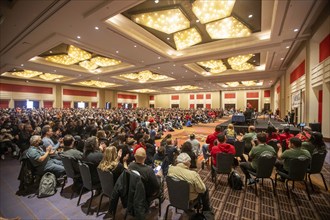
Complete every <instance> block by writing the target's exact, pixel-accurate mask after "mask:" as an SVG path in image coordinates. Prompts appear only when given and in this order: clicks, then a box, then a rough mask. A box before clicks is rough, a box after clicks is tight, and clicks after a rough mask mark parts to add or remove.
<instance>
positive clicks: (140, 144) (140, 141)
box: [133, 138, 147, 155]
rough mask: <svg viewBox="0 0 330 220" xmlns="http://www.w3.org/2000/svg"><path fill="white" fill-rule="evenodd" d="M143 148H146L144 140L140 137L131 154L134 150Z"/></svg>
mask: <svg viewBox="0 0 330 220" xmlns="http://www.w3.org/2000/svg"><path fill="white" fill-rule="evenodd" d="M141 147H142V148H143V149H144V150H147V147H146V144H145V140H144V139H143V138H141V139H140V140H139V142H138V143H137V144H136V145H135V148H134V150H133V154H134V155H135V152H136V151H137V149H139V148H141Z"/></svg>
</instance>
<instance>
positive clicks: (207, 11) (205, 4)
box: [192, 0, 235, 24]
mask: <svg viewBox="0 0 330 220" xmlns="http://www.w3.org/2000/svg"><path fill="white" fill-rule="evenodd" d="M234 5H235V0H224V1H221V0H212V1H205V0H196V1H195V2H194V3H193V4H192V11H193V12H194V14H195V15H196V17H197V18H198V19H199V20H200V22H201V23H202V24H205V23H208V22H211V21H215V20H219V19H221V18H225V17H228V16H230V14H231V12H232V10H233V7H234Z"/></svg>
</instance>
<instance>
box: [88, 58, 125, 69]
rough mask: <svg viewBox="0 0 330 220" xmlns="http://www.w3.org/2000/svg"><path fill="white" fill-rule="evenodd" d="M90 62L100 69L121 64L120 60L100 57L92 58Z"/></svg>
mask: <svg viewBox="0 0 330 220" xmlns="http://www.w3.org/2000/svg"><path fill="white" fill-rule="evenodd" d="M91 62H93V63H95V64H97V65H98V66H101V67H107V66H115V65H118V64H120V63H121V61H120V60H115V59H110V58H106V57H100V56H97V57H94V58H92V59H91Z"/></svg>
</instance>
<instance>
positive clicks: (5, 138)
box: [0, 128, 19, 160]
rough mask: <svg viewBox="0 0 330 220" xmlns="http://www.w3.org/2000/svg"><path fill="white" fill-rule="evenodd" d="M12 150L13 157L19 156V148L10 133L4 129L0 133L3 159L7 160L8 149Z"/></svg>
mask: <svg viewBox="0 0 330 220" xmlns="http://www.w3.org/2000/svg"><path fill="white" fill-rule="evenodd" d="M9 148H10V149H11V152H12V154H13V157H16V156H17V155H18V154H19V148H18V146H17V145H16V144H15V143H14V137H13V136H12V135H11V133H10V131H9V130H7V129H5V128H3V129H1V132H0V155H1V159H3V160H4V159H5V153H6V152H7V150H8V149H9Z"/></svg>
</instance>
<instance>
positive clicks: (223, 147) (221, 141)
mask: <svg viewBox="0 0 330 220" xmlns="http://www.w3.org/2000/svg"><path fill="white" fill-rule="evenodd" d="M218 153H228V154H232V155H235V154H236V149H235V147H234V146H233V145H231V144H228V143H226V136H225V135H224V134H218V145H217V146H213V148H212V151H211V157H212V162H213V164H212V165H213V166H216V165H217V154H218Z"/></svg>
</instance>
